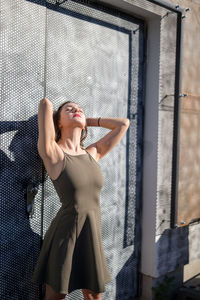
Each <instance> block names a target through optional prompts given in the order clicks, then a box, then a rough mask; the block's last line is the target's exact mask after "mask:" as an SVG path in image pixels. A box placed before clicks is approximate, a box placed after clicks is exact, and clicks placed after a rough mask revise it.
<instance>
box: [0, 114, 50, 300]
mask: <svg viewBox="0 0 200 300" xmlns="http://www.w3.org/2000/svg"><path fill="white" fill-rule="evenodd" d="M10 131H17V132H16V134H15V135H14V137H13V139H12V142H11V144H10V146H9V147H8V149H9V150H10V151H11V152H12V153H13V156H14V160H11V159H9V158H8V156H7V155H6V154H5V153H4V151H2V150H0V185H1V213H0V214H1V250H0V252H1V272H0V273H1V278H0V281H1V292H0V298H1V299H14V297H15V299H18V297H19V296H20V297H21V299H29V297H30V291H31V294H32V297H33V298H32V299H39V297H38V294H37V293H38V287H36V286H35V285H33V284H32V283H31V276H32V272H33V268H34V265H35V263H36V260H37V257H38V253H39V251H40V249H39V247H40V236H39V235H38V234H36V233H34V232H33V230H32V229H31V227H30V220H29V216H28V214H27V212H26V209H27V207H26V199H25V193H26V188H27V186H28V185H29V184H30V183H32V184H34V185H35V186H36V187H38V186H39V185H40V184H41V183H42V160H41V158H40V156H39V155H38V151H37V116H36V115H34V116H33V117H31V118H30V119H29V120H27V121H13V122H11V121H3V122H0V133H1V134H3V133H6V132H10ZM44 177H45V176H44ZM34 296H35V298H34Z"/></svg>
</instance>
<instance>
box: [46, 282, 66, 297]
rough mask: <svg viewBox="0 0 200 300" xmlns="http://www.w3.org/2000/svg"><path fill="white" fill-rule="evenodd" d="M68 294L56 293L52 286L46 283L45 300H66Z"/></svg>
mask: <svg viewBox="0 0 200 300" xmlns="http://www.w3.org/2000/svg"><path fill="white" fill-rule="evenodd" d="M65 296H66V294H59V293H56V292H55V291H54V290H53V289H52V287H51V286H50V285H48V284H47V283H46V292H45V300H64V299H65Z"/></svg>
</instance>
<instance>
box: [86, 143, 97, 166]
mask: <svg viewBox="0 0 200 300" xmlns="http://www.w3.org/2000/svg"><path fill="white" fill-rule="evenodd" d="M86 150H87V152H89V154H90V155H91V156H92V157H93V158H94V159H95V160H96V161H97V162H98V161H99V160H100V154H99V153H98V149H97V143H94V144H91V145H89V146H88V147H87V148H86Z"/></svg>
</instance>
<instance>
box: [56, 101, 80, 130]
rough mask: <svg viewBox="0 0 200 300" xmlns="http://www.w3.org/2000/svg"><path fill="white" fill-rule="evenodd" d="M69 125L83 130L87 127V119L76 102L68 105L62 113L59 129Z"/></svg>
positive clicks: (63, 108)
mask: <svg viewBox="0 0 200 300" xmlns="http://www.w3.org/2000/svg"><path fill="white" fill-rule="evenodd" d="M76 114H77V116H76ZM69 123H70V124H71V126H73V127H74V126H78V127H81V128H82V129H84V128H85V125H86V118H85V114H84V112H83V109H82V108H81V107H80V106H79V105H78V104H77V103H74V102H71V103H66V104H65V105H64V106H63V107H62V109H61V112H60V120H59V127H60V128H62V127H63V126H65V125H66V124H69Z"/></svg>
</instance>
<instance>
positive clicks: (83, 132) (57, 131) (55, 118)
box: [53, 101, 88, 148]
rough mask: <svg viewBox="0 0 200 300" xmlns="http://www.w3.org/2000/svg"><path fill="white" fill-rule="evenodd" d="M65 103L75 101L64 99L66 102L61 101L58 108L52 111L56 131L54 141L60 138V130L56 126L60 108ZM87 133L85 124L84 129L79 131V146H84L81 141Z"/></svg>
mask: <svg viewBox="0 0 200 300" xmlns="http://www.w3.org/2000/svg"><path fill="white" fill-rule="evenodd" d="M66 103H76V102H73V101H66V102H64V103H62V104H61V105H60V106H59V107H58V109H57V110H55V111H54V112H53V121H54V127H55V133H56V137H55V141H56V142H58V141H59V139H60V138H61V130H60V128H59V126H58V123H59V120H60V112H61V109H62V107H63V106H64V105H65V104H66ZM76 104H78V103H76ZM87 134H88V130H87V126H85V129H82V131H81V138H80V146H81V148H84V144H83V141H84V140H85V139H86V137H87Z"/></svg>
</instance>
